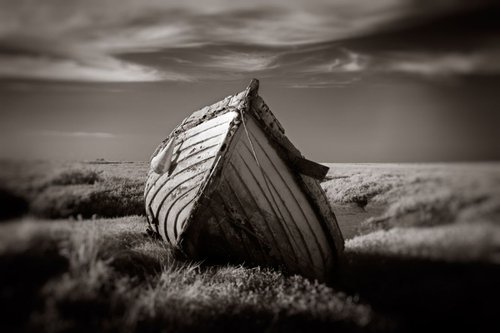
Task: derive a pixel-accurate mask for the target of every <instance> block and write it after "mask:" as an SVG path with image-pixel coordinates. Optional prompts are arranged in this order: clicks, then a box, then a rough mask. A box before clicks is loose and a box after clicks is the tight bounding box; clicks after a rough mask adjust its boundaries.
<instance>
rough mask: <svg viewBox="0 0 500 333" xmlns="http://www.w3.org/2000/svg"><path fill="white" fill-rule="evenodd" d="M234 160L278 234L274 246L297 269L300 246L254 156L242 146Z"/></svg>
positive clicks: (289, 264)
mask: <svg viewBox="0 0 500 333" xmlns="http://www.w3.org/2000/svg"><path fill="white" fill-rule="evenodd" d="M235 157H236V158H235ZM232 162H233V163H234V166H235V169H237V170H238V171H239V173H240V175H241V179H242V180H243V181H244V182H245V184H246V185H247V187H248V188H249V190H250V192H251V195H252V196H253V197H254V198H255V200H256V202H257V205H258V206H259V207H260V208H261V210H262V211H263V212H264V214H265V215H266V216H268V218H267V221H268V224H269V225H270V228H271V229H272V230H273V233H274V234H275V235H276V237H275V238H276V242H277V243H275V244H273V245H272V246H278V247H280V249H281V253H282V255H283V257H284V260H285V263H286V265H287V266H288V267H290V268H291V270H292V271H296V270H297V265H298V261H299V258H300V256H299V255H298V254H297V251H298V250H299V246H298V245H297V243H296V240H295V239H294V237H293V236H292V234H291V232H290V230H289V227H288V225H287V224H286V222H285V221H284V218H283V216H282V215H281V212H280V211H279V208H278V207H277V205H276V203H275V201H274V198H273V197H272V194H271V193H270V191H269V189H268V188H267V187H266V185H265V180H264V177H263V175H262V174H261V173H260V170H259V169H258V166H257V164H256V162H255V160H254V159H253V156H252V155H250V154H249V153H248V152H247V151H246V149H244V147H243V146H241V148H240V149H238V151H237V154H233V159H232Z"/></svg>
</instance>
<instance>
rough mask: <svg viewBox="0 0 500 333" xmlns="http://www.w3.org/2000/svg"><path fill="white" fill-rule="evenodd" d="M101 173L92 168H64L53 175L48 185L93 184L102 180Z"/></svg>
mask: <svg viewBox="0 0 500 333" xmlns="http://www.w3.org/2000/svg"><path fill="white" fill-rule="evenodd" d="M100 174H101V173H100V172H97V171H95V170H91V169H70V170H62V171H60V172H59V173H57V174H56V175H54V176H52V177H51V178H50V179H49V180H48V181H47V184H46V186H49V185H55V186H57V185H59V186H61V185H93V184H95V183H97V182H98V181H100V180H101V175H100Z"/></svg>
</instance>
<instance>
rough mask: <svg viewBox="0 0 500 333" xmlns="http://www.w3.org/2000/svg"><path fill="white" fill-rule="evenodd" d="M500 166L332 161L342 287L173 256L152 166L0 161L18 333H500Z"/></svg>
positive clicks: (5, 297) (5, 308) (9, 307)
mask: <svg viewBox="0 0 500 333" xmlns="http://www.w3.org/2000/svg"><path fill="white" fill-rule="evenodd" d="M499 166H500V165H499V164H462V165H461V164H452V165H447V164H442V165H438V164H436V165H381V164H373V165H371V164H332V165H330V167H331V170H330V172H329V174H328V176H327V179H326V180H325V182H323V184H322V185H323V187H324V189H325V190H326V192H327V194H328V197H329V198H330V201H331V204H332V207H334V210H335V212H336V214H337V217H338V220H339V223H340V225H341V228H342V230H343V232H344V235H345V236H346V250H345V261H344V262H343V264H342V267H340V269H339V273H338V274H339V276H338V279H337V280H338V282H337V283H336V284H335V285H332V286H326V285H324V284H320V283H317V282H314V281H309V280H307V279H304V278H302V277H299V276H285V275H283V274H282V273H280V272H278V271H274V270H271V269H266V268H258V267H244V266H218V267H213V266H212V267H210V266H206V265H204V264H203V263H193V262H189V260H187V259H183V258H178V257H174V256H173V254H172V253H171V251H170V249H169V248H168V247H167V246H165V245H164V244H163V243H162V242H161V241H158V240H156V239H152V238H150V237H149V236H147V235H146V234H145V225H146V223H145V217H144V216H143V205H142V191H143V185H144V181H145V175H146V172H147V168H148V166H147V165H146V164H144V163H113V162H106V161H94V162H87V163H83V162H82V163H55V162H44V161H38V162H30V163H27V162H13V161H2V162H1V163H0V171H1V172H0V184H1V188H0V200H1V202H2V210H3V211H2V213H1V216H0V217H1V219H2V220H3V223H2V224H1V225H0V295H1V300H0V301H1V303H2V314H3V318H4V319H3V320H2V321H1V322H0V330H1V331H2V332H6V331H37V332H38V331H48V332H62V331H82V332H84V331H85V332H87V331H96V330H98V331H107V332H114V331H130V332H132V331H179V332H191V331H214V330H238V331H312V330H317V331H335V330H336V331H340V332H386V331H401V330H405V331H422V330H428V329H436V328H440V329H447V330H448V329H458V328H460V329H464V328H470V329H474V330H482V331H488V330H491V331H495V330H498V328H499V325H498V323H497V320H496V317H497V312H498V311H497V310H498V306H497V304H496V302H498V300H499V299H500V298H499V297H500V288H499V287H498V286H497V284H498V281H499V279H500V268H499V267H500V186H499V185H500V167H499Z"/></svg>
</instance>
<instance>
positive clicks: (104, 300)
mask: <svg viewBox="0 0 500 333" xmlns="http://www.w3.org/2000/svg"><path fill="white" fill-rule="evenodd" d="M144 224H145V221H144V217H138V216H135V217H127V218H121V219H114V220H109V219H100V220H94V221H73V222H71V223H69V221H64V220H63V221H61V220H59V221H39V220H31V219H28V220H24V221H21V222H9V223H7V224H4V225H3V226H2V227H3V228H4V231H9V230H16V232H13V233H11V234H10V236H9V237H6V236H5V237H3V239H2V249H1V250H2V251H1V253H2V258H5V257H9V258H11V262H10V264H11V265H12V266H13V267H16V269H17V270H18V271H17V272H15V273H16V275H18V276H24V277H25V278H24V280H23V281H22V282H26V281H30V284H32V287H31V288H30V290H29V292H28V293H27V294H28V296H29V297H30V302H28V303H26V299H22V300H19V299H17V298H15V297H14V296H15V295H18V294H19V293H23V292H24V293H25V291H23V290H24V288H25V283H20V282H19V281H15V280H14V279H12V278H9V277H6V276H5V275H3V274H2V276H1V278H0V279H1V280H2V281H1V284H0V285H1V286H2V287H1V288H2V292H4V291H5V290H10V291H12V290H13V291H15V292H14V293H13V294H12V298H11V299H10V301H11V302H12V303H13V304H15V306H14V307H12V305H11V307H10V310H11V311H12V312H13V313H10V316H8V317H6V318H8V319H9V320H11V322H7V323H6V322H3V325H6V324H8V325H10V328H12V327H16V328H20V327H21V328H24V329H29V330H34V331H53V332H61V331H89V330H92V331H94V330H105V331H143V330H157V329H158V328H161V329H162V330H166V331H213V330H221V329H224V330H225V329H239V330H243V331H261V330H265V329H269V328H271V329H273V330H278V331H281V330H287V331H288V330H292V331H294V330H305V329H307V328H311V327H315V328H318V329H332V328H336V329H341V330H342V331H360V330H374V331H376V330H380V329H382V328H384V327H388V325H390V323H389V322H388V320H387V319H383V318H382V317H380V316H378V315H377V314H376V313H375V312H374V311H373V310H372V309H371V307H370V306H369V305H366V304H363V303H362V302H360V301H359V299H358V298H357V297H353V296H349V295H347V294H345V293H343V292H338V291H335V290H334V289H332V288H330V287H327V286H325V285H323V284H319V283H316V282H311V281H308V280H306V279H304V278H302V277H299V276H290V277H286V276H284V275H282V274H281V273H279V272H276V271H272V270H269V269H261V268H258V267H257V268H246V267H243V266H220V267H206V266H203V265H202V264H200V263H189V262H186V261H184V260H179V259H176V258H174V257H173V255H172V253H171V252H170V251H169V249H168V248H167V247H165V245H164V244H163V243H162V242H160V241H157V240H153V239H151V238H149V237H147V236H145V234H144V233H143V230H144ZM30 249H37V250H40V249H46V250H44V251H42V252H40V254H38V255H35V254H34V253H32V252H30ZM39 258H44V265H43V266H44V267H45V270H46V273H45V274H43V276H42V277H40V278H39V279H40V281H36V283H33V282H32V279H30V278H28V277H27V274H29V273H33V272H34V271H36V269H37V268H39V266H40V265H39V264H38V263H37V259H39ZM21 263H24V264H21ZM11 275H12V274H11ZM3 294H5V293H3ZM27 304H28V305H27ZM14 310H15V311H14ZM28 318H29V320H27V319H28ZM8 328H9V327H5V329H8Z"/></svg>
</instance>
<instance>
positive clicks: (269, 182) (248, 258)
mask: <svg viewBox="0 0 500 333" xmlns="http://www.w3.org/2000/svg"><path fill="white" fill-rule="evenodd" d="M246 127H247V130H248V136H247V132H246V131H245V129H244V127H243V126H240V128H239V129H238V133H237V134H236V135H235V139H234V140H233V143H232V144H231V145H232V147H230V149H229V152H228V154H229V155H230V156H226V157H225V158H226V159H227V161H226V164H225V166H224V168H223V170H222V174H221V175H220V179H219V180H218V181H217V185H216V188H215V189H212V191H209V194H208V195H207V198H206V199H205V200H204V202H203V204H202V206H201V207H200V210H199V213H198V215H197V217H195V218H194V220H193V221H192V228H191V234H190V235H187V238H191V239H190V240H188V242H191V244H190V245H189V247H190V248H191V249H192V250H191V251H192V253H191V254H192V255H193V256H195V257H200V259H201V258H202V257H209V258H217V259H218V260H219V261H222V262H223V261H234V262H251V263H255V264H260V265H267V266H280V265H281V266H282V267H283V268H285V269H286V270H287V271H289V272H291V273H299V274H302V275H305V276H308V277H312V278H319V279H321V280H327V279H328V277H329V275H330V273H331V271H332V270H333V266H334V264H335V261H334V259H335V258H334V256H333V255H332V252H333V251H335V249H334V248H332V247H331V243H330V242H329V240H328V233H326V232H325V230H324V229H323V227H322V225H321V221H320V218H321V217H320V216H318V214H317V213H316V212H315V210H314V207H313V206H312V205H311V203H310V201H309V199H308V198H307V195H306V194H305V193H304V191H303V190H302V189H301V187H300V183H299V181H298V180H297V179H296V177H295V176H294V172H293V170H292V169H290V167H288V166H287V165H286V164H285V162H284V161H283V160H282V159H281V158H280V156H279V155H278V153H277V151H276V150H275V149H274V148H273V146H272V145H270V144H269V140H268V139H267V137H266V136H265V134H264V132H263V131H262V129H261V128H260V127H259V125H258V124H257V122H256V121H255V120H254V119H253V118H251V117H249V118H248V119H247V121H246ZM197 228H199V229H200V230H195V229H197ZM193 243H194V244H193Z"/></svg>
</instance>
